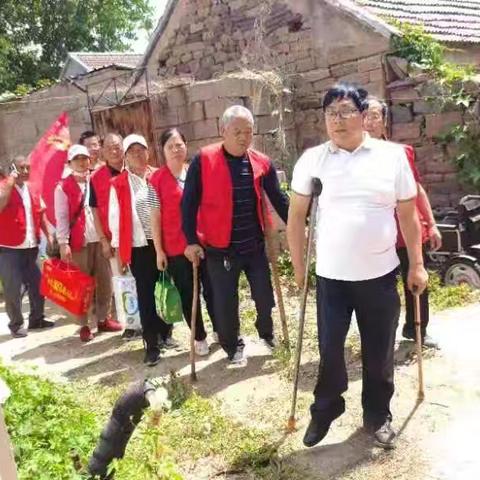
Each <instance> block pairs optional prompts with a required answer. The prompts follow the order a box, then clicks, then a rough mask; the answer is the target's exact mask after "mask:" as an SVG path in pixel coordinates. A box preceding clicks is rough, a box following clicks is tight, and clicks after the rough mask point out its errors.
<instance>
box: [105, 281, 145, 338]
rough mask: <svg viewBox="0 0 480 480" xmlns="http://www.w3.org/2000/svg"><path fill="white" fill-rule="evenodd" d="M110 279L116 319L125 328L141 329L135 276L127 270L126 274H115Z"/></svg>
mask: <svg viewBox="0 0 480 480" xmlns="http://www.w3.org/2000/svg"><path fill="white" fill-rule="evenodd" d="M112 281H113V295H114V297H115V308H116V310H117V320H118V321H119V322H120V323H121V324H122V325H123V326H124V327H125V329H128V330H142V324H141V322H140V312H139V310H138V296H137V285H136V283H135V278H134V277H133V275H132V274H131V273H130V272H129V273H127V274H126V275H115V276H114V277H113V278H112Z"/></svg>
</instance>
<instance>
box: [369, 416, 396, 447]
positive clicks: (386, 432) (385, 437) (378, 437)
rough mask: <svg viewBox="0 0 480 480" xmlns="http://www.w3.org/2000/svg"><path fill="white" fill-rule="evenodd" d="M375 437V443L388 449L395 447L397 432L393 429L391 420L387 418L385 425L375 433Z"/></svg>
mask: <svg viewBox="0 0 480 480" xmlns="http://www.w3.org/2000/svg"><path fill="white" fill-rule="evenodd" d="M373 436H374V437H375V443H376V444H377V445H378V446H379V447H381V448H384V449H386V450H390V449H392V448H395V437H396V434H395V432H394V431H393V428H392V424H391V422H390V420H385V422H384V423H383V425H382V426H381V427H380V428H379V429H377V430H376V431H375V433H374V434H373Z"/></svg>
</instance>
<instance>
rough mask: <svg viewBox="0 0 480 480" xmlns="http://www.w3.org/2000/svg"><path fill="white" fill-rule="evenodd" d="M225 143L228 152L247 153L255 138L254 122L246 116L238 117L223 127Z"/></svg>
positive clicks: (236, 154) (233, 153)
mask: <svg viewBox="0 0 480 480" xmlns="http://www.w3.org/2000/svg"><path fill="white" fill-rule="evenodd" d="M222 137H223V145H224V147H225V149H226V150H227V152H228V153H230V154H232V155H234V156H236V157H240V156H242V155H245V153H246V152H247V150H248V148H249V147H250V145H251V144H252V140H253V124H252V123H251V121H250V120H249V119H247V118H244V117H236V118H234V119H233V120H231V121H230V122H229V123H228V124H227V125H226V126H225V127H224V128H223V129H222Z"/></svg>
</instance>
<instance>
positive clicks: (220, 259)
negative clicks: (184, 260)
mask: <svg viewBox="0 0 480 480" xmlns="http://www.w3.org/2000/svg"><path fill="white" fill-rule="evenodd" d="M207 271H208V275H209V277H210V282H211V284H212V291H213V303H214V311H215V322H216V327H217V333H218V337H219V340H220V345H221V346H222V348H223V349H224V350H225V352H226V353H227V355H228V357H229V358H230V359H231V358H232V357H233V355H234V354H235V352H236V351H237V349H239V348H243V347H244V343H243V340H242V339H240V338H239V332H240V318H239V313H238V280H239V278H240V273H241V272H242V271H243V272H245V275H246V276H247V280H248V283H249V284H250V291H251V294H252V298H253V301H254V302H255V307H256V310H257V320H256V322H255V327H256V329H257V331H258V335H259V336H260V338H264V339H272V338H273V321H272V308H273V307H274V305H275V300H274V298H273V290H272V283H271V280H270V267H269V265H268V260H267V256H266V254H265V248H264V247H263V246H262V247H261V248H260V249H259V250H258V251H257V252H254V253H252V254H248V255H231V256H224V255H221V254H219V253H217V252H209V251H208V250H207Z"/></svg>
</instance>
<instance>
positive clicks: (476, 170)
mask: <svg viewBox="0 0 480 480" xmlns="http://www.w3.org/2000/svg"><path fill="white" fill-rule="evenodd" d="M440 140H441V141H442V142H443V144H444V145H445V146H446V145H454V146H455V155H454V157H453V161H454V162H455V165H456V166H457V169H458V179H459V180H460V182H461V183H462V184H463V185H464V186H466V187H467V188H468V187H470V188H471V187H473V188H474V189H475V190H476V191H478V189H479V188H480V126H479V124H478V121H476V120H473V121H471V122H468V123H466V124H465V125H456V126H454V127H453V128H452V129H451V130H450V131H449V132H447V133H446V134H445V135H442V136H441V137H440Z"/></svg>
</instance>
